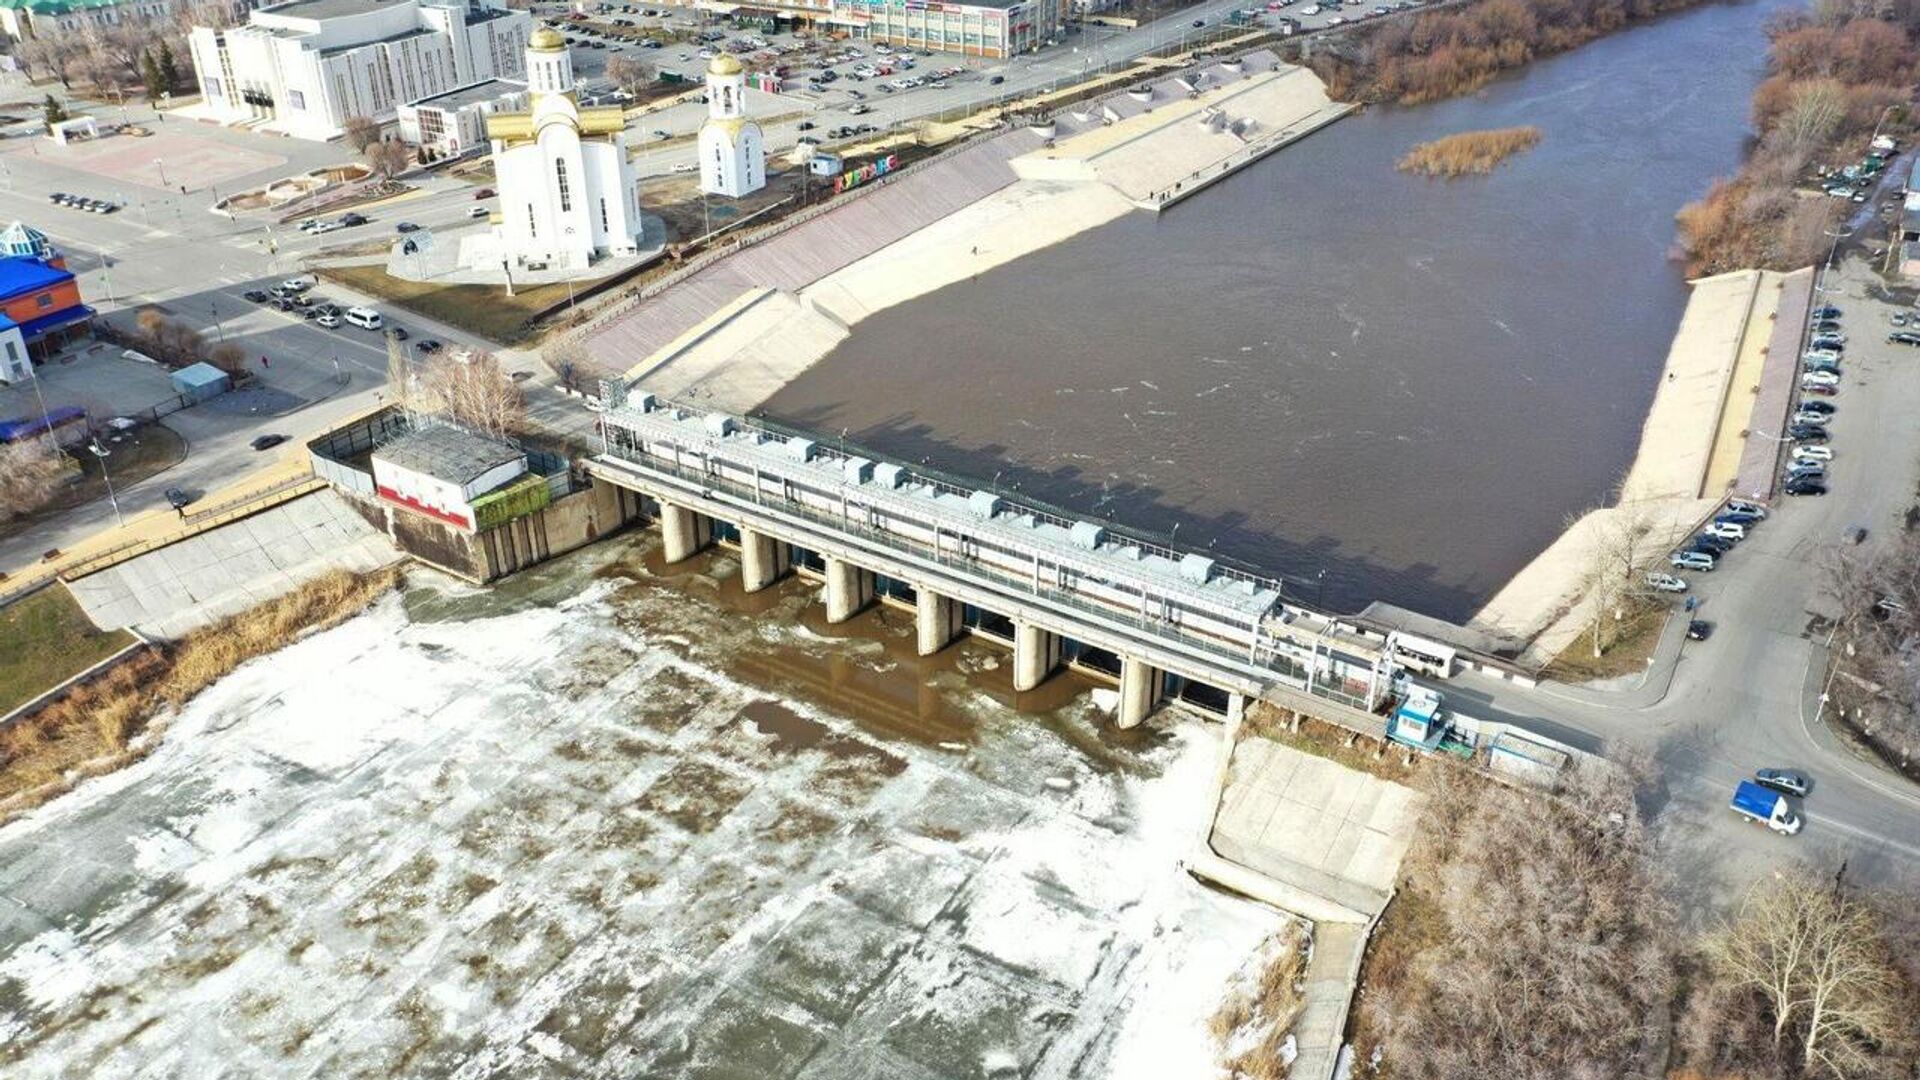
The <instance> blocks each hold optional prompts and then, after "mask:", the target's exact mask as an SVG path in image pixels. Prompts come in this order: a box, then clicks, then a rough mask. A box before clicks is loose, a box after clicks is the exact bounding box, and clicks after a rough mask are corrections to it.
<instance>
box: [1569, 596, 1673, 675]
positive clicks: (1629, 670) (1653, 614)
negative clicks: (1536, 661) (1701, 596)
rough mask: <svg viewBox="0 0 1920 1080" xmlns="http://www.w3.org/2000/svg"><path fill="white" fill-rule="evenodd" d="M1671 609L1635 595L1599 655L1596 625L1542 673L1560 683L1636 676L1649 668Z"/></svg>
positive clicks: (1581, 634)
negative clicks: (1649, 662)
mask: <svg viewBox="0 0 1920 1080" xmlns="http://www.w3.org/2000/svg"><path fill="white" fill-rule="evenodd" d="M1668 611H1669V609H1668V608H1667V606H1666V605H1665V604H1662V603H1659V602H1657V601H1653V600H1648V599H1645V598H1635V599H1634V600H1632V601H1631V602H1630V603H1629V604H1628V605H1627V607H1626V609H1625V610H1624V612H1622V614H1621V616H1620V618H1619V620H1618V621H1617V622H1614V623H1613V624H1612V625H1611V626H1610V627H1609V628H1608V629H1607V632H1606V636H1605V638H1604V640H1603V643H1602V644H1601V647H1600V655H1599V656H1595V655H1593V626H1592V625H1591V624H1589V625H1588V626H1587V628H1586V629H1584V630H1582V631H1581V632H1580V635H1579V636H1578V637H1576V638H1574V639H1573V640H1572V641H1571V642H1568V643H1567V647H1566V648H1564V649H1562V650H1561V651H1560V655H1559V656H1556V657H1554V658H1553V662H1552V663H1550V664H1548V665H1547V668H1546V670H1545V671H1544V672H1543V673H1542V674H1544V675H1546V676H1547V677H1548V678H1550V679H1555V680H1558V681H1560V682H1591V681H1593V680H1596V679H1613V678H1618V677H1620V676H1622V675H1635V674H1638V673H1640V672H1642V671H1645V670H1647V661H1648V660H1649V659H1650V658H1652V656H1653V650H1654V649H1655V647H1657V646H1658V645H1659V644H1660V632H1661V630H1662V629H1664V628H1665V627H1666V625H1667V615H1668Z"/></svg>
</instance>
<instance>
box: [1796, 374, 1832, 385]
mask: <svg viewBox="0 0 1920 1080" xmlns="http://www.w3.org/2000/svg"><path fill="white" fill-rule="evenodd" d="M1800 385H1801V386H1839V385H1840V376H1838V375H1835V374H1834V373H1833V372H1831V371H1809V372H1807V373H1806V374H1805V375H1802V376H1800Z"/></svg>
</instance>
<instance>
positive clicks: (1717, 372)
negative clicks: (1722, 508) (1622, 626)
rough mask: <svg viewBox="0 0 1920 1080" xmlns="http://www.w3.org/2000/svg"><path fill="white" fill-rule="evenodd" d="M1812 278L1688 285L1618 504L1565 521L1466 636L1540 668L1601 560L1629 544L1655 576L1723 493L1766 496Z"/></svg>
mask: <svg viewBox="0 0 1920 1080" xmlns="http://www.w3.org/2000/svg"><path fill="white" fill-rule="evenodd" d="M1811 273H1812V271H1810V270H1801V271H1796V272H1794V273H1792V274H1781V273H1775V272H1772V271H1760V270H1745V271H1737V272H1734V273H1728V274H1720V275H1718V276H1715V277H1710V278H1702V279H1700V280H1698V281H1695V282H1694V283H1693V294H1692V296H1691V297H1690V298H1689V300H1688V301H1687V310H1686V313H1685V314H1684V315H1683V316H1682V317H1681V320H1680V328H1679V330H1678V331H1677V332H1676V333H1675V335H1674V339H1673V346H1672V348H1671V350H1670V351H1669V352H1668V354H1667V363H1666V368H1665V371H1664V372H1663V373H1662V375H1661V378H1660V383H1659V386H1658V388H1657V389H1656V390H1655V392H1654V397H1653V405H1652V407H1651V408H1650V409H1649V411H1648V414H1647V420H1646V424H1645V426H1644V427H1643V428H1642V429H1641V433H1640V446H1639V450H1638V451H1637V452H1636V454H1635V455H1634V460H1633V464H1632V466H1631V467H1630V468H1629V469H1628V471H1627V473H1626V475H1625V477H1624V478H1623V479H1622V481H1621V485H1620V490H1619V496H1618V499H1617V501H1616V502H1615V503H1614V505H1612V506H1610V507H1606V508H1603V509H1596V510H1593V511H1591V512H1589V513H1587V514H1585V515H1584V516H1582V517H1580V518H1579V519H1578V520H1577V521H1574V522H1572V523H1571V524H1570V525H1569V526H1568V528H1567V531H1566V532H1565V533H1563V534H1562V535H1561V537H1560V539H1558V540H1557V541H1555V542H1554V543H1553V545H1552V546H1551V547H1549V548H1547V550H1546V551H1544V552H1542V553H1541V554H1540V555H1539V556H1538V557H1536V558H1535V559H1534V560H1533V561H1532V562H1531V563H1529V564H1527V566H1526V568H1525V569H1523V570H1522V571H1521V572H1520V573H1519V574H1518V575H1516V576H1515V577H1514V578H1513V580H1512V581H1510V582H1508V583H1507V586H1506V587H1505V588H1503V589H1502V590H1500V592H1499V593H1498V594H1496V595H1495V596H1494V598H1493V599H1492V600H1491V601H1489V602H1488V603H1487V605H1486V606H1485V607H1483V608H1481V609H1480V611H1479V612H1478V613H1477V614H1476V615H1475V616H1474V618H1473V620H1472V622H1471V623H1470V624H1469V626H1470V629H1472V630H1475V631H1478V632H1481V633H1483V634H1486V635H1491V636H1494V637H1497V638H1500V639H1504V640H1506V641H1509V642H1512V643H1515V644H1518V643H1526V654H1525V656H1526V659H1527V661H1528V662H1530V663H1536V664H1543V663H1546V662H1547V661H1549V660H1551V659H1553V658H1554V657H1555V656H1557V655H1559V653H1560V652H1561V650H1563V649H1564V648H1565V647H1566V646H1567V645H1568V643H1570V642H1571V641H1572V640H1573V639H1574V638H1575V637H1577V636H1578V635H1579V633H1580V631H1581V629H1582V628H1583V627H1584V626H1585V625H1586V624H1587V623H1588V622H1589V621H1590V619H1589V614H1590V613H1589V612H1588V611H1587V610H1586V607H1585V600H1584V597H1583V594H1584V593H1585V592H1586V588H1587V584H1588V582H1589V579H1590V577H1591V575H1592V573H1593V571H1594V568H1595V565H1596V561H1597V554H1596V553H1597V552H1598V551H1600V550H1602V549H1604V548H1613V549H1618V548H1619V547H1620V546H1621V544H1622V543H1623V540H1622V538H1623V537H1624V536H1626V535H1629V534H1631V535H1632V536H1634V537H1636V538H1637V539H1636V540H1635V541H1634V550H1635V551H1636V553H1637V554H1638V556H1639V557H1640V561H1642V562H1645V563H1648V564H1653V563H1659V565H1658V566H1657V567H1655V568H1656V569H1664V568H1665V564H1664V562H1663V561H1662V560H1661V559H1660V556H1661V555H1662V554H1663V553H1664V552H1666V551H1667V550H1668V548H1670V547H1671V546H1672V545H1673V544H1674V543H1676V542H1677V541H1679V540H1680V539H1681V538H1683V537H1685V536H1686V535H1687V534H1688V533H1689V532H1690V531H1691V530H1692V529H1693V528H1694V527H1696V526H1697V525H1698V524H1699V523H1700V522H1701V521H1702V520H1703V519H1704V518H1705V517H1706V516H1707V515H1708V514H1709V513H1710V512H1711V511H1712V510H1713V508H1714V507H1716V506H1717V505H1719V503H1720V502H1721V501H1722V500H1723V499H1725V498H1726V497H1727V496H1728V495H1730V494H1735V493H1738V494H1746V495H1757V496H1758V497H1761V498H1765V497H1766V496H1767V495H1768V494H1770V493H1771V485H1770V480H1771V477H1772V474H1773V462H1774V460H1775V458H1776V457H1777V453H1778V445H1779V444H1778V439H1777V436H1778V432H1779V427H1780V421H1781V420H1783V419H1784V412H1785V402H1786V400H1787V397H1788V396H1789V393H1788V392H1789V391H1790V390H1791V387H1792V380H1793V373H1794V371H1795V369H1796V366H1797V360H1796V358H1797V352H1798V345H1799V338H1800V331H1799V326H1800V324H1801V322H1802V320H1803V317H1804V314H1805V309H1806V297H1807V282H1808V281H1809V279H1810V275H1811ZM1767 428H1771V429H1772V430H1765V429H1767ZM1743 462H1744V463H1745V464H1744V465H1743ZM1756 485H1758V486H1759V488H1760V489H1761V490H1756Z"/></svg>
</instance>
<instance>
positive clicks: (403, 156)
mask: <svg viewBox="0 0 1920 1080" xmlns="http://www.w3.org/2000/svg"><path fill="white" fill-rule="evenodd" d="M363 153H364V154H365V156H366V159H367V164H368V165H369V166H371V167H372V168H373V171H374V172H376V173H378V174H379V175H380V178H381V179H382V180H390V179H392V178H393V175H394V174H395V173H397V172H400V171H401V170H403V169H405V168H406V167H407V166H408V165H411V164H412V163H413V149H412V148H411V147H409V146H408V145H407V144H406V143H403V142H400V141H398V140H391V139H389V140H382V141H380V142H376V143H374V144H373V145H371V146H369V147H367V148H366V150H365V151H363Z"/></svg>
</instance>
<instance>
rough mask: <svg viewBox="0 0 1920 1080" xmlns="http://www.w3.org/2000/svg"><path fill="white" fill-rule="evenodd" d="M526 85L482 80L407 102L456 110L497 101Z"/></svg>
mask: <svg viewBox="0 0 1920 1080" xmlns="http://www.w3.org/2000/svg"><path fill="white" fill-rule="evenodd" d="M526 88H527V84H526V83H523V82H516V81H515V80H513V79H482V80H481V81H479V82H476V83H468V84H467V85H465V86H456V87H454V88H453V89H451V90H449V91H447V92H446V93H444V94H435V95H433V96H432V97H423V98H421V99H420V100H418V101H409V102H407V104H409V105H413V106H421V105H431V106H432V107H434V108H436V109H458V108H461V107H463V106H467V105H476V104H479V103H480V102H483V101H498V100H499V99H500V98H503V97H506V96H507V95H508V94H518V93H522V92H524V91H525V90H526Z"/></svg>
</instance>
